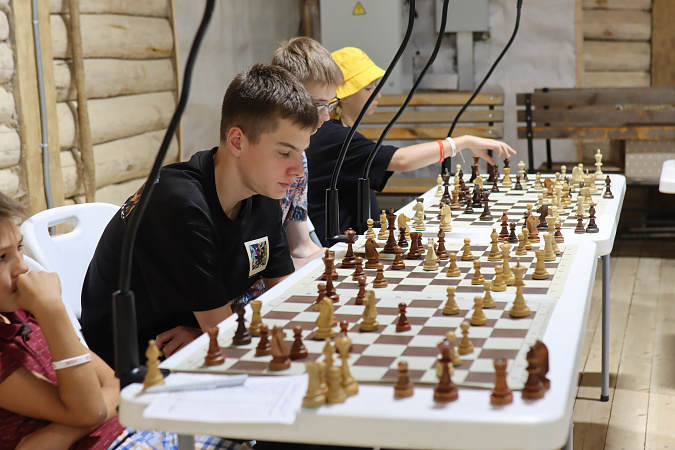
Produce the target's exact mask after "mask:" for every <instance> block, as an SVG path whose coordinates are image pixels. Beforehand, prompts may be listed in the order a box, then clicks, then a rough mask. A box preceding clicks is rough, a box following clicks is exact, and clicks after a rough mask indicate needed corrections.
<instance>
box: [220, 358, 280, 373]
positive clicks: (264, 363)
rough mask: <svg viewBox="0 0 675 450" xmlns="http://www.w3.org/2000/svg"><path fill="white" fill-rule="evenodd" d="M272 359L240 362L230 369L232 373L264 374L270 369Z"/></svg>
mask: <svg viewBox="0 0 675 450" xmlns="http://www.w3.org/2000/svg"><path fill="white" fill-rule="evenodd" d="M270 360H271V358H266V359H264V360H260V361H250V360H240V361H237V362H236V363H235V364H233V365H232V367H230V370H231V371H233V372H234V371H237V372H238V371H242V372H264V371H266V370H267V368H268V367H269V365H270V363H269V361H270Z"/></svg>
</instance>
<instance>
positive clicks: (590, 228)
mask: <svg viewBox="0 0 675 450" xmlns="http://www.w3.org/2000/svg"><path fill="white" fill-rule="evenodd" d="M598 232H600V228H598V226H597V225H596V223H595V206H593V205H591V207H590V208H588V225H586V233H598Z"/></svg>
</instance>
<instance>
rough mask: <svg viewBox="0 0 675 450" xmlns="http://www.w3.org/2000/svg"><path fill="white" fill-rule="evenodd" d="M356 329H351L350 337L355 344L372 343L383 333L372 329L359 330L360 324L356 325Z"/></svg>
mask: <svg viewBox="0 0 675 450" xmlns="http://www.w3.org/2000/svg"><path fill="white" fill-rule="evenodd" d="M355 328H356V329H355V330H353V331H350V333H349V338H350V339H351V340H352V343H353V344H354V345H356V344H363V345H372V344H373V343H374V342H375V341H376V340H377V338H379V337H380V336H381V335H380V333H377V332H372V331H359V326H358V325H356V326H355Z"/></svg>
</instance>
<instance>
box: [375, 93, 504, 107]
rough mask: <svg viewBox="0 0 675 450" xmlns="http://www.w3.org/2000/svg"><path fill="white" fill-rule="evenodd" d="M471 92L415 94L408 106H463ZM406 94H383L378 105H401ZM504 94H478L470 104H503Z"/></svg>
mask: <svg viewBox="0 0 675 450" xmlns="http://www.w3.org/2000/svg"><path fill="white" fill-rule="evenodd" d="M471 95H473V92H452V93H446V92H434V93H418V94H415V95H414V96H413V98H412V100H411V101H410V104H409V106H425V105H426V106H464V104H465V103H466V102H467V100H469V98H471ZM406 97H407V95H403V94H401V95H383V96H382V97H381V98H380V99H379V100H378V104H379V105H380V106H401V105H402V104H403V102H405V99H406ZM503 105H504V94H478V95H477V96H476V98H475V99H473V101H472V102H471V106H503Z"/></svg>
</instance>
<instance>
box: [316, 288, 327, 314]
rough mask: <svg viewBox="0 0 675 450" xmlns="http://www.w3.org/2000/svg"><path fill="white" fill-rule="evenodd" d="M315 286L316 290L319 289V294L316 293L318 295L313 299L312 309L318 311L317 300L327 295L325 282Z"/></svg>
mask: <svg viewBox="0 0 675 450" xmlns="http://www.w3.org/2000/svg"><path fill="white" fill-rule="evenodd" d="M316 288H317V290H318V291H319V295H318V297H317V298H316V300H314V308H313V309H314V311H318V310H319V302H320V301H321V300H322V299H323V298H324V297H327V295H326V284H325V283H319V284H317V285H316Z"/></svg>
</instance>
